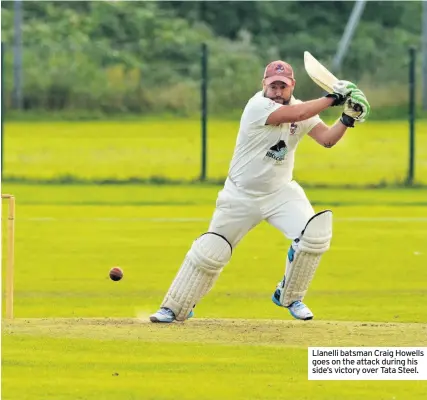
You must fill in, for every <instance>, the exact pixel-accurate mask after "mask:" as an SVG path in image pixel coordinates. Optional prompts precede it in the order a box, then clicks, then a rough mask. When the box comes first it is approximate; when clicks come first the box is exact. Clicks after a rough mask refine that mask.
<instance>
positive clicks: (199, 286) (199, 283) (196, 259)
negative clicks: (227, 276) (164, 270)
mask: <svg viewBox="0 0 427 400" xmlns="http://www.w3.org/2000/svg"><path fill="white" fill-rule="evenodd" d="M231 253H232V248H231V245H230V243H228V241H227V240H226V239H225V238H224V237H222V236H221V235H217V234H215V233H210V232H208V233H205V234H203V235H202V236H200V237H199V238H197V239H196V240H195V241H194V242H193V245H192V246H191V248H190V250H189V251H188V253H187V255H186V256H185V259H184V261H183V263H182V265H181V268H180V269H179V271H178V273H177V275H176V277H175V279H174V281H173V282H172V285H171V287H170V289H169V291H168V293H167V294H166V297H165V299H164V300H163V303H162V307H167V308H170V309H171V310H172V311H173V312H174V314H175V317H176V319H177V320H178V321H183V320H185V319H187V316H188V314H189V313H190V311H191V310H192V309H193V307H194V306H195V305H196V304H197V303H198V302H199V301H200V300H201V299H202V297H203V296H204V295H206V294H207V293H208V292H209V291H210V290H211V289H212V287H213V285H214V284H215V282H216V280H217V279H218V276H219V274H220V273H221V271H222V269H223V268H224V266H225V265H226V264H227V263H228V261H229V260H230V258H231Z"/></svg>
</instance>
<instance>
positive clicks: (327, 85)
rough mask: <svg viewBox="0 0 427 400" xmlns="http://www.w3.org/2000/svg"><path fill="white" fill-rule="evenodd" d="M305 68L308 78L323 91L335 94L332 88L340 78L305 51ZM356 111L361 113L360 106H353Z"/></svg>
mask: <svg viewBox="0 0 427 400" xmlns="http://www.w3.org/2000/svg"><path fill="white" fill-rule="evenodd" d="M304 67H305V70H306V71H307V74H308V76H309V77H310V78H311V79H312V80H313V81H314V82H315V83H316V84H317V85H318V86H320V87H321V88H322V89H323V90H326V91H327V92H328V93H333V91H334V90H333V89H332V86H333V85H334V84H335V83H336V82H338V80H339V79H338V78H337V77H336V76H335V75H333V74H332V72H331V71H329V70H328V69H327V68H326V67H325V66H324V65H322V64H321V63H320V62H319V61H318V60H317V59H316V58H315V57H313V56H312V55H311V54H310V53H309V52H308V51H304ZM353 108H354V110H355V111H361V108H360V106H359V105H358V104H355V105H354V106H353Z"/></svg>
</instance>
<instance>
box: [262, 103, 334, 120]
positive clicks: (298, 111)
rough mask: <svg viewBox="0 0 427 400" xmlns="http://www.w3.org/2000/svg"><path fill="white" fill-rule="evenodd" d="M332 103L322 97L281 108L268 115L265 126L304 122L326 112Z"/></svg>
mask: <svg viewBox="0 0 427 400" xmlns="http://www.w3.org/2000/svg"><path fill="white" fill-rule="evenodd" d="M333 102H334V100H333V99H332V98H328V97H322V98H320V99H316V100H310V101H306V102H304V103H301V104H295V105H290V106H283V107H280V108H279V109H278V110H276V111H274V112H272V113H271V114H270V115H269V117H268V119H267V124H269V125H278V124H283V123H286V122H298V121H304V120H306V119H309V118H311V117H314V116H315V115H317V114H319V113H320V112H322V111H324V110H326V109H327V108H328V107H330V106H331V105H332V103H333Z"/></svg>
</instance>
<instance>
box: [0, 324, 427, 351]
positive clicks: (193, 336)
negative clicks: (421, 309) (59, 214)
mask: <svg viewBox="0 0 427 400" xmlns="http://www.w3.org/2000/svg"><path fill="white" fill-rule="evenodd" d="M2 334H3V336H8V335H19V336H21V335H24V336H25V335H31V336H46V337H61V338H87V339H95V340H119V339H120V340H139V341H143V342H189V343H217V344H222V345H226V344H232V345H236V344H241V345H245V344H246V345H259V346H298V347H299V346H362V345H363V346H380V345H381V346H427V324H414V323H375V322H348V321H307V322H302V321H281V320H267V319H265V320H243V319H193V320H189V321H186V322H185V323H173V324H151V323H149V322H147V321H146V320H139V319H136V318H123V319H121V318H47V319H44V318H43V319H37V318H30V319H16V320H14V321H4V322H3V326H2Z"/></svg>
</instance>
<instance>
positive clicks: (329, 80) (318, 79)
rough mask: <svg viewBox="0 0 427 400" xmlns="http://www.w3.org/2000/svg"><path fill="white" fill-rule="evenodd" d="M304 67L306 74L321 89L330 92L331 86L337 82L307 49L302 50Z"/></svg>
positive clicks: (331, 90)
mask: <svg viewBox="0 0 427 400" xmlns="http://www.w3.org/2000/svg"><path fill="white" fill-rule="evenodd" d="M304 67H305V70H306V71H307V74H308V76H309V77H310V78H311V79H312V80H313V81H314V82H315V83H316V84H317V85H319V86H320V87H321V88H322V89H324V90H326V91H327V92H328V93H332V92H333V89H332V86H333V85H334V83H336V82H338V80H339V79H338V78H337V77H336V76H335V75H333V74H332V72H330V71H329V70H328V69H326V67H324V66H323V65H322V64H321V63H320V62H319V61H317V59H316V58H314V57H313V56H312V55H311V54H310V53H309V52H308V51H304Z"/></svg>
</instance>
